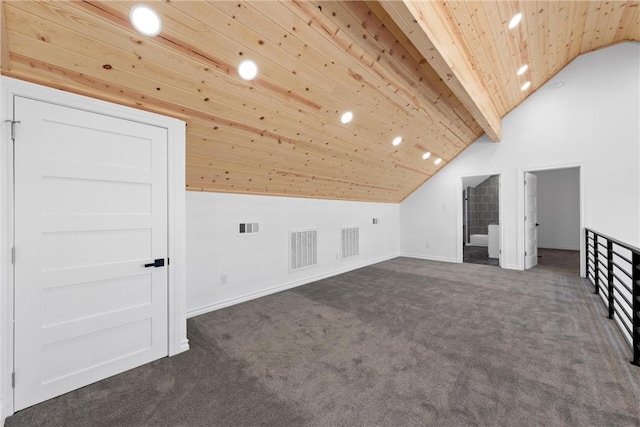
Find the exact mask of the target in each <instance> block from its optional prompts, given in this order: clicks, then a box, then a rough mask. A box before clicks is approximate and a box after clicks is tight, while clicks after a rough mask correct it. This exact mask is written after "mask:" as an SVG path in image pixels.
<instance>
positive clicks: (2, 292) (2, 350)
mask: <svg viewBox="0 0 640 427" xmlns="http://www.w3.org/2000/svg"><path fill="white" fill-rule="evenodd" d="M0 79H1V80H2V83H1V85H0V86H2V92H1V98H0V103H1V104H2V108H1V109H0V112H1V113H2V115H1V116H0V120H1V122H0V425H4V419H5V418H6V417H7V416H10V415H12V414H13V413H14V402H13V389H12V386H11V372H13V366H14V360H13V358H14V348H13V342H14V336H13V318H14V313H13V298H14V295H13V286H14V277H13V265H12V262H11V248H12V247H13V245H14V218H13V212H14V206H13V197H14V195H13V186H14V182H13V177H14V172H13V143H12V141H11V126H10V124H9V123H8V122H6V121H7V120H9V121H10V120H12V119H13V97H14V96H16V95H18V96H22V97H25V98H31V99H36V100H40V101H44V102H49V103H53V104H58V105H62V106H65V107H71V108H79V109H82V110H86V111H91V112H94V113H98V114H103V115H107V116H112V117H118V118H122V119H126V120H132V121H136V122H139V123H144V124H149V125H154V126H158V127H163V128H166V129H167V133H168V138H169V141H168V199H169V203H168V205H169V206H168V215H169V218H168V226H169V230H168V240H169V241H168V249H169V251H168V255H167V256H168V257H169V258H170V260H171V261H170V265H169V268H168V270H169V271H168V276H169V277H168V279H169V289H168V293H169V294H168V297H169V306H168V310H169V317H168V319H169V325H168V330H169V348H168V353H169V356H173V355H176V354H178V353H182V352H183V351H186V350H188V349H189V342H188V340H187V323H186V322H187V307H186V270H185V192H186V191H185V143H186V138H185V126H186V125H185V122H184V121H182V120H178V119H174V118H171V117H165V116H161V115H158V114H154V113H149V112H146V111H141V110H136V109H133V108H130V107H124V106H121V105H117V104H112V103H109V102H105V101H100V100H96V99H93V98H89V97H86V96H81V95H76V94H72V93H68V92H63V91H61V90H57V89H52V88H48V87H45V86H40V85H36V84H33V83H28V82H24V81H21V80H17V79H13V78H9V77H0ZM18 132H20V124H16V133H18Z"/></svg>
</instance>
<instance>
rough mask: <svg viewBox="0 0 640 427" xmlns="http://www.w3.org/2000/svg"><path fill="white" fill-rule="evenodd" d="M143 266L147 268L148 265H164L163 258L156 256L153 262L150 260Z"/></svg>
mask: <svg viewBox="0 0 640 427" xmlns="http://www.w3.org/2000/svg"><path fill="white" fill-rule="evenodd" d="M144 267H145V268H149V267H156V268H157V267H164V258H158V259H156V260H154V261H153V262H150V263H149V264H145V265H144Z"/></svg>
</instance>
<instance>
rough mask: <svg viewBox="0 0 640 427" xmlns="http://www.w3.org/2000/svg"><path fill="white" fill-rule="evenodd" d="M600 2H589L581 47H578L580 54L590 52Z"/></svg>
mask: <svg viewBox="0 0 640 427" xmlns="http://www.w3.org/2000/svg"><path fill="white" fill-rule="evenodd" d="M601 3H602V2H600V1H592V2H589V10H588V11H587V19H586V21H585V26H584V32H583V36H582V46H581V47H580V53H581V54H583V53H587V52H591V51H592V50H593V49H592V47H591V46H592V45H593V42H594V38H595V31H596V23H597V22H598V17H599V15H600V5H601Z"/></svg>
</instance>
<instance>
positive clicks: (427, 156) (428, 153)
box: [422, 151, 431, 160]
mask: <svg viewBox="0 0 640 427" xmlns="http://www.w3.org/2000/svg"><path fill="white" fill-rule="evenodd" d="M429 157H431V152H430V151H427V152H426V153H424V154H423V155H422V158H423V159H425V160H427V159H428V158H429Z"/></svg>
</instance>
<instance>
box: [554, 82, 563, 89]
mask: <svg viewBox="0 0 640 427" xmlns="http://www.w3.org/2000/svg"><path fill="white" fill-rule="evenodd" d="M562 86H564V82H563V81H558V82H555V83H554V84H553V87H555V88H556V89H560V88H561V87H562Z"/></svg>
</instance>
